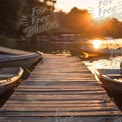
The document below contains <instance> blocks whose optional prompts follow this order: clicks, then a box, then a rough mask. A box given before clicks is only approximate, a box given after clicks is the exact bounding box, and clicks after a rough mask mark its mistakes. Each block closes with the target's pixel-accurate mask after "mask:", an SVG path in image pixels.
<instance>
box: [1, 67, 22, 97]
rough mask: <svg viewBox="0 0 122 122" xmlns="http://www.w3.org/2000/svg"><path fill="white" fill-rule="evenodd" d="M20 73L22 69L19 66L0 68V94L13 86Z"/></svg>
mask: <svg viewBox="0 0 122 122" xmlns="http://www.w3.org/2000/svg"><path fill="white" fill-rule="evenodd" d="M22 74H23V69H22V68H20V67H11V68H2V69H0V95H3V94H4V93H6V92H8V91H9V90H11V89H12V88H14V87H15V86H16V84H17V81H18V80H19V79H20V78H21V76H22Z"/></svg>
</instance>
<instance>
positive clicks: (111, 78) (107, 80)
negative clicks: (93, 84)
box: [94, 69, 122, 94]
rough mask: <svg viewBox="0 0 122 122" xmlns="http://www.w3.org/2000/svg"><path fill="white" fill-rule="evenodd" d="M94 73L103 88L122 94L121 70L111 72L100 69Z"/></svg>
mask: <svg viewBox="0 0 122 122" xmlns="http://www.w3.org/2000/svg"><path fill="white" fill-rule="evenodd" d="M94 73H95V77H96V79H97V80H98V81H99V83H100V85H101V86H102V87H103V88H105V89H107V90H109V91H111V92H115V93H119V94H122V74H121V73H122V71H121V70H120V69H115V70H111V72H109V71H107V72H106V71H105V70H101V69H100V70H97V71H94Z"/></svg>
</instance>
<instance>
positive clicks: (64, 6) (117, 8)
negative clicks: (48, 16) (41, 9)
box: [55, 0, 122, 20]
mask: <svg viewBox="0 0 122 122" xmlns="http://www.w3.org/2000/svg"><path fill="white" fill-rule="evenodd" d="M55 7H56V9H57V10H63V11H65V12H69V11H70V10H71V8H73V7H77V8H79V9H88V10H89V11H90V13H92V15H93V16H94V17H95V18H97V17H101V18H102V17H108V16H112V17H115V18H118V19H121V20H122V0H57V3H56V6H55Z"/></svg>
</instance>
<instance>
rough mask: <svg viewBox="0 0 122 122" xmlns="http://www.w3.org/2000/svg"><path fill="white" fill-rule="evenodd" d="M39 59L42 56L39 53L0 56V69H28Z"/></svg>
mask: <svg viewBox="0 0 122 122" xmlns="http://www.w3.org/2000/svg"><path fill="white" fill-rule="evenodd" d="M41 59H42V54H41V53H40V52H39V51H38V52H36V53H28V54H24V55H0V68H4V67H22V68H23V69H28V68H30V67H31V66H32V65H33V64H35V63H37V62H39V61H40V60H41Z"/></svg>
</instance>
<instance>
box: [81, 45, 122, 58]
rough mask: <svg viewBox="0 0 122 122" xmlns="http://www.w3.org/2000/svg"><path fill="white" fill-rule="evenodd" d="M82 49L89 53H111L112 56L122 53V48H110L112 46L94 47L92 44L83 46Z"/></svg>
mask: <svg viewBox="0 0 122 122" xmlns="http://www.w3.org/2000/svg"><path fill="white" fill-rule="evenodd" d="M81 50H82V51H83V52H84V53H87V54H98V55H111V56H119V55H122V48H117V49H110V48H93V47H91V46H82V47H81Z"/></svg>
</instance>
